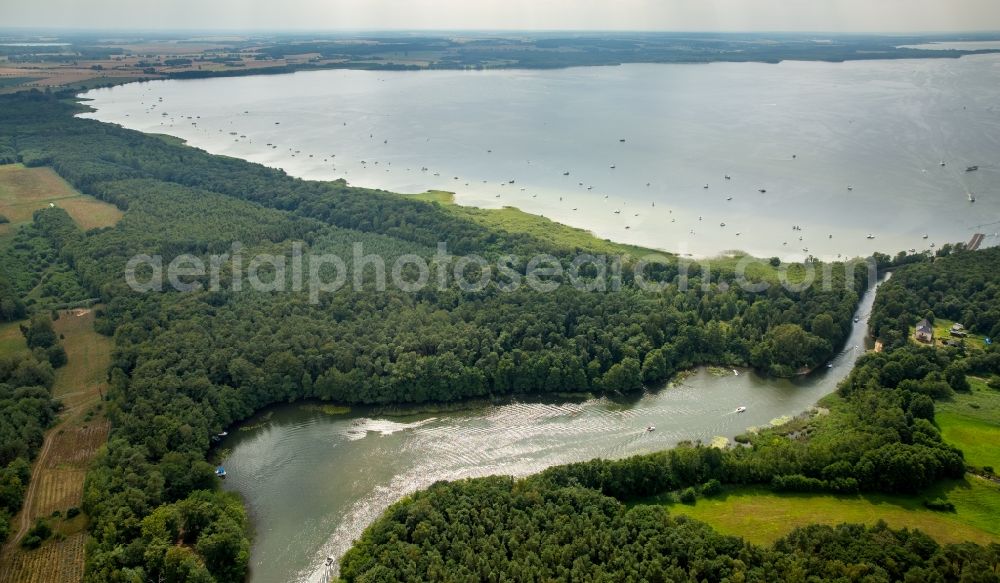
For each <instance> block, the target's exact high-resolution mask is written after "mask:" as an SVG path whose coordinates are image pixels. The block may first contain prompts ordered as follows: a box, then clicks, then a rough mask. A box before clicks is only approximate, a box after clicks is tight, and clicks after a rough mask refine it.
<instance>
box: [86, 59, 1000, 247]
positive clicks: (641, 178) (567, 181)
mask: <svg viewBox="0 0 1000 583" xmlns="http://www.w3.org/2000/svg"><path fill="white" fill-rule="evenodd" d="M85 95H86V97H88V98H89V99H92V100H93V101H92V102H91V105H92V106H93V107H95V108H96V112H95V113H91V114H86V115H87V116H89V117H94V118H97V119H101V120H105V121H111V122H115V123H120V124H122V125H125V126H127V127H130V128H135V129H139V130H142V131H147V132H162V133H168V134H172V135H175V136H178V137H181V138H184V139H186V140H188V142H189V143H190V144H191V145H194V146H197V147H200V148H204V149H206V150H208V151H210V152H214V153H219V154H226V155H230V156H237V157H241V158H245V159H248V160H252V161H255V162H261V163H264V164H268V165H271V166H276V167H281V168H283V169H285V170H287V171H288V172H289V173H291V174H293V175H296V176H301V177H306V178H315V179H332V178H337V177H343V178H346V179H347V180H348V181H350V182H351V183H353V184H357V185H360V186H372V187H381V188H386V189H390V190H394V191H398V192H422V191H424V190H427V189H445V190H452V191H456V192H457V200H458V201H459V202H460V203H462V204H470V205H476V206H485V207H496V206H502V205H512V206H517V207H520V208H522V209H524V210H526V211H530V212H533V213H539V214H543V215H545V216H547V217H549V218H553V219H555V220H558V221H560V222H564V223H567V224H570V225H574V226H579V227H584V228H587V229H590V230H592V231H594V232H595V233H597V234H598V235H600V236H602V237H607V238H611V239H612V240H615V241H621V242H626V243H635V244H640V245H645V246H649V247H654V248H658V249H665V250H668V251H675V252H680V253H688V254H692V255H695V256H708V255H714V254H716V253H719V252H721V251H724V250H729V249H743V250H745V251H748V252H750V253H752V254H754V255H757V256H761V257H770V256H775V255H778V256H781V257H783V258H786V259H797V258H801V257H804V256H806V255H807V254H811V255H814V256H817V257H821V258H835V257H837V256H838V255H843V256H857V255H867V254H869V253H870V252H872V251H875V250H880V251H884V252H889V253H895V252H897V251H899V250H902V249H910V248H915V249H921V248H926V247H927V246H929V245H931V244H932V243H933V244H936V245H941V244H943V243H945V242H955V241H967V240H968V239H969V238H970V236H971V235H972V234H973V233H974V232H983V233H988V234H990V235H991V237H990V238H988V239H987V244H992V243H995V242H996V238H995V237H994V236H993V235H992V234H993V233H995V232H996V231H1000V222H998V219H1000V217H998V215H1000V180H997V178H998V174H1000V105H998V104H1000V56H997V55H984V56H975V57H966V58H962V59H939V60H938V59H927V60H897V61H868V62H849V63H838V64H833V63H815V62H786V63H781V64H779V65H768V64H757V63H713V64H709V65H626V66H620V67H584V68H573V69H565V70H556V71H539V70H533V71H478V72H477V71H419V72H370V71H315V72H305V73H295V74H290V75H261V76H251V77H239V78H216V79H203V80H185V81H156V82H150V83H144V84H130V85H124V86H119V87H114V88H111V89H96V90H93V91H89V92H87V93H86V94H85ZM161 98H162V101H161ZM164 114H166V115H164ZM189 118H190V119H189ZM622 139H624V140H625V142H621V141H620V140H622ZM268 144H270V146H268ZM334 155H335V157H334ZM793 157H794V158H793ZM942 161H944V162H945V163H946V165H945V166H941V165H940V163H941V162H942ZM362 162H364V163H362ZM612 165H613V166H615V168H614V169H612V168H611V166H612ZM972 165H977V166H979V170H978V171H977V172H966V171H965V169H966V167H968V166H972ZM422 168H427V170H426V171H422V170H421V169H422ZM565 172H569V175H568V176H565V175H564V173H565ZM727 174H728V175H729V176H730V177H731V179H730V180H726V179H725V176H726V175H727ZM456 178H457V179H456ZM510 180H514V181H515V182H514V184H510V183H509V181H510ZM484 181H485V182H484ZM580 183H582V185H581V184H580ZM647 184H648V185H647ZM706 185H707V186H708V187H709V188H707V189H706V188H704V187H705V186H706ZM588 187H590V189H589V190H588ZM849 187H851V188H852V190H848V188H849ZM760 189H764V190H766V191H767V192H766V193H761V192H758V191H759V190H760ZM969 192H971V193H973V194H974V195H975V197H976V199H977V202H975V203H974V204H973V203H970V202H969V200H968V193H969ZM730 198H731V200H729V199H730ZM654 205H655V206H654ZM574 209H575V210H574ZM614 211H621V212H620V213H619V214H614ZM722 223H725V224H726V226H725V227H722V226H721V224H722ZM793 226H800V227H802V230H801V231H793V230H792V227H793ZM924 234H927V235H928V237H927V238H926V239H924V238H923V235H924ZM868 235H872V236H873V237H874V239H868V238H867V236H868ZM800 237H801V240H800Z"/></svg>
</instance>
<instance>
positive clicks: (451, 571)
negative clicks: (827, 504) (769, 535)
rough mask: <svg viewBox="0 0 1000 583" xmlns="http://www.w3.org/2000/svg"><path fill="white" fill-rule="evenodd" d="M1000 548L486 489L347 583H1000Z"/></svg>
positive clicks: (399, 510)
mask: <svg viewBox="0 0 1000 583" xmlns="http://www.w3.org/2000/svg"><path fill="white" fill-rule="evenodd" d="M998 567H1000V545H992V546H991V547H989V548H982V547H979V546H978V545H974V544H963V545H948V546H940V545H938V544H937V543H936V542H934V541H933V540H932V539H931V538H929V537H927V536H926V535H924V534H922V533H920V532H919V531H914V532H910V531H907V530H901V531H895V530H892V529H890V528H888V527H886V526H885V525H884V524H882V523H880V524H876V525H875V526H873V527H869V528H866V527H864V526H859V525H841V526H838V527H835V528H834V527H829V526H810V527H806V528H801V529H797V530H795V531H793V532H792V533H791V534H789V535H788V536H786V537H785V538H783V539H781V540H780V541H778V542H777V543H775V544H774V545H773V546H772V547H770V548H766V549H765V548H760V547H757V546H754V545H751V544H749V543H747V542H745V541H744V540H743V539H740V538H736V537H730V536H722V535H720V534H717V533H716V532H714V531H713V530H712V529H711V528H709V527H708V526H706V525H705V524H703V523H699V522H697V521H694V520H690V519H687V518H683V517H679V518H675V517H672V516H670V515H669V514H668V513H667V511H666V510H665V509H664V508H663V507H662V506H649V505H638V506H631V507H630V506H629V505H626V504H623V503H621V502H620V501H618V500H616V499H614V498H611V497H608V496H604V495H602V494H600V493H598V492H596V491H594V490H591V489H589V488H586V487H582V486H575V485H570V486H555V487H553V486H550V485H547V484H544V483H540V482H538V481H537V480H532V479H528V480H523V481H514V480H513V479H510V478H497V477H494V478H483V479H478V480H466V481H461V482H454V483H444V482H442V483H438V484H435V485H434V486H432V487H431V488H430V489H428V490H426V491H423V492H420V493H417V494H415V495H414V496H412V497H410V498H408V499H406V500H404V501H402V502H400V503H397V504H396V505H394V506H393V507H391V508H390V509H389V510H387V511H386V514H385V515H384V517H383V518H382V519H381V520H380V521H378V522H377V523H376V524H375V525H374V526H372V527H371V528H369V529H368V530H367V531H366V532H365V534H364V536H363V537H362V538H361V540H359V541H358V542H357V543H356V545H355V546H354V548H352V549H351V550H350V551H349V552H348V554H347V555H346V556H345V557H344V559H343V562H342V568H341V575H342V578H343V579H345V580H347V581H359V582H361V581H363V582H376V581H385V582H388V581H600V582H607V583H612V582H613V583H618V582H624V581H628V582H636V583H638V582H640V581H664V582H666V581H676V582H687V581H690V582H692V583H700V582H704V581H746V582H763V581H789V582H792V581H834V582H845V583H846V582H853V581H871V582H889V581H907V582H914V583H915V582H918V581H919V582H925V581H983V582H986V581H997V580H998V576H997V569H998Z"/></svg>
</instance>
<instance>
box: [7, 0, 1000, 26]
mask: <svg viewBox="0 0 1000 583" xmlns="http://www.w3.org/2000/svg"><path fill="white" fill-rule="evenodd" d="M0 2H2V3H3V4H4V6H3V8H2V9H0V27H5V26H29V27H47V26H58V27H73V28H131V29H144V30H145V29H216V30H217V29H308V30H336V29H367V30H372V29H531V30H539V29H545V30H554V29H577V30H580V29H588V30H611V29H622V30H625V29H631V30H698V31H761V30H763V31H828V32H914V31H981V30H1000V0H160V1H155V2H154V1H151V0H27V1H24V0H0Z"/></svg>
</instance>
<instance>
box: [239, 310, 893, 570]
mask: <svg viewBox="0 0 1000 583" xmlns="http://www.w3.org/2000/svg"><path fill="white" fill-rule="evenodd" d="M873 299H874V292H873V291H869V292H868V293H867V294H866V295H865V297H864V298H863V300H862V302H861V306H860V307H859V309H858V315H859V317H860V320H861V321H860V322H859V323H857V324H855V325H854V329H853V331H852V334H851V337H850V339H849V340H848V342H847V345H846V348H845V349H844V350H843V351H842V352H841V353H840V354H839V355H838V356H837V357H836V358H835V359H834V360H832V361H831V362H830V365H831V366H830V367H828V368H827V367H823V368H821V369H820V370H819V371H817V372H816V373H814V374H812V375H810V376H808V377H804V378H799V379H795V380H781V379H773V378H764V377H761V376H759V375H757V374H755V373H753V372H751V371H744V370H740V371H734V370H732V369H725V370H723V369H712V370H707V369H701V370H698V371H697V372H696V373H695V374H694V375H692V376H690V377H688V378H685V379H684V380H682V381H680V382H678V383H676V384H674V385H671V386H668V387H666V388H663V389H661V390H658V391H650V392H647V393H645V394H643V395H642V396H640V397H635V398H630V399H620V400H613V399H608V398H595V399H589V400H585V401H578V402H565V401H556V400H533V401H512V402H509V403H505V404H499V405H489V406H473V407H470V408H468V409H466V410H462V411H455V412H445V413H433V414H428V413H414V414H409V415H406V414H403V415H393V416H391V417H390V416H385V415H377V414H374V413H373V412H372V411H370V410H365V409H356V410H354V411H353V412H352V413H351V414H349V415H339V416H331V415H324V414H323V413H320V412H317V411H314V410H310V409H308V408H303V407H301V406H298V405H289V406H284V407H280V408H276V409H273V410H271V411H269V412H268V413H265V414H264V416H263V417H262V418H258V419H257V420H251V421H250V422H249V423H248V425H247V429H246V430H242V431H234V432H232V433H231V435H230V437H228V438H227V439H226V440H225V441H224V443H223V447H224V448H225V449H226V450H228V451H229V453H228V455H227V457H226V458H225V460H224V462H223V463H224V464H225V467H226V469H227V471H228V472H229V477H228V478H227V479H226V481H225V488H226V489H228V490H234V491H236V492H239V493H240V494H241V495H242V496H243V497H244V499H245V500H246V502H247V505H248V507H249V509H250V512H251V515H252V518H253V523H254V527H255V529H256V534H255V538H254V543H253V552H252V555H251V561H252V563H251V564H252V575H251V580H252V581H257V582H270V581H320V580H322V577H323V575H324V572H325V569H324V568H323V566H322V565H323V562H324V559H325V557H327V556H333V557H335V558H338V559H339V557H340V556H341V555H342V554H343V553H344V552H345V551H346V550H347V549H348V548H349V547H350V545H351V542H352V541H353V540H355V539H357V538H358V536H359V535H360V534H361V532H362V531H363V530H364V528H365V527H367V526H368V525H369V524H371V522H373V521H374V520H375V519H376V518H378V516H379V515H380V514H381V513H382V511H384V510H385V508H387V507H388V506H389V505H390V504H392V503H393V502H395V501H397V500H399V499H400V498H401V497H403V496H404V495H406V494H408V493H411V492H414V491H416V490H419V489H422V488H426V487H427V486H429V485H431V484H433V483H434V482H436V481H438V480H455V479H460V478H466V477H475V476H486V475H491V474H502V475H516V476H523V475H527V474H531V473H535V472H538V471H540V470H542V469H544V468H546V467H549V466H553V465H558V464H564V463H569V462H574V461H582V460H588V459H593V458H596V457H604V458H620V457H625V456H628V455H632V454H637V453H644V452H652V451H656V450H661V449H666V448H669V447H671V446H673V445H675V444H677V443H678V442H680V441H683V440H701V441H702V442H704V443H712V442H719V441H721V440H722V439H732V438H733V437H735V436H736V435H738V434H740V433H743V432H744V431H746V430H747V429H748V428H750V427H760V426H767V425H769V424H772V423H780V422H781V421H783V420H787V419H788V418H789V417H791V416H795V415H797V414H799V413H801V412H802V411H805V410H807V409H809V408H810V407H811V406H813V405H814V404H815V403H816V401H817V400H818V399H820V398H821V397H823V396H824V395H826V394H828V393H830V392H832V391H833V390H834V389H835V388H836V385H837V383H839V382H840V380H842V379H843V378H844V377H845V376H846V375H847V373H848V372H850V369H851V367H852V366H853V364H854V361H855V360H856V358H857V357H858V356H859V355H860V354H861V351H862V350H863V348H864V344H865V340H866V329H867V315H868V312H869V310H870V309H871V303H872V301H873ZM740 406H744V407H747V410H746V412H745V413H736V408H737V407H740ZM650 425H652V426H654V427H655V431H652V432H650V431H646V428H647V427H648V426H650Z"/></svg>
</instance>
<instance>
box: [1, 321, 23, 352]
mask: <svg viewBox="0 0 1000 583" xmlns="http://www.w3.org/2000/svg"><path fill="white" fill-rule="evenodd" d="M21 324H23V322H8V323H5V324H0V356H9V355H12V354H18V353H20V352H27V350H28V345H27V344H26V343H25V341H24V334H21V328H20V325H21Z"/></svg>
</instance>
